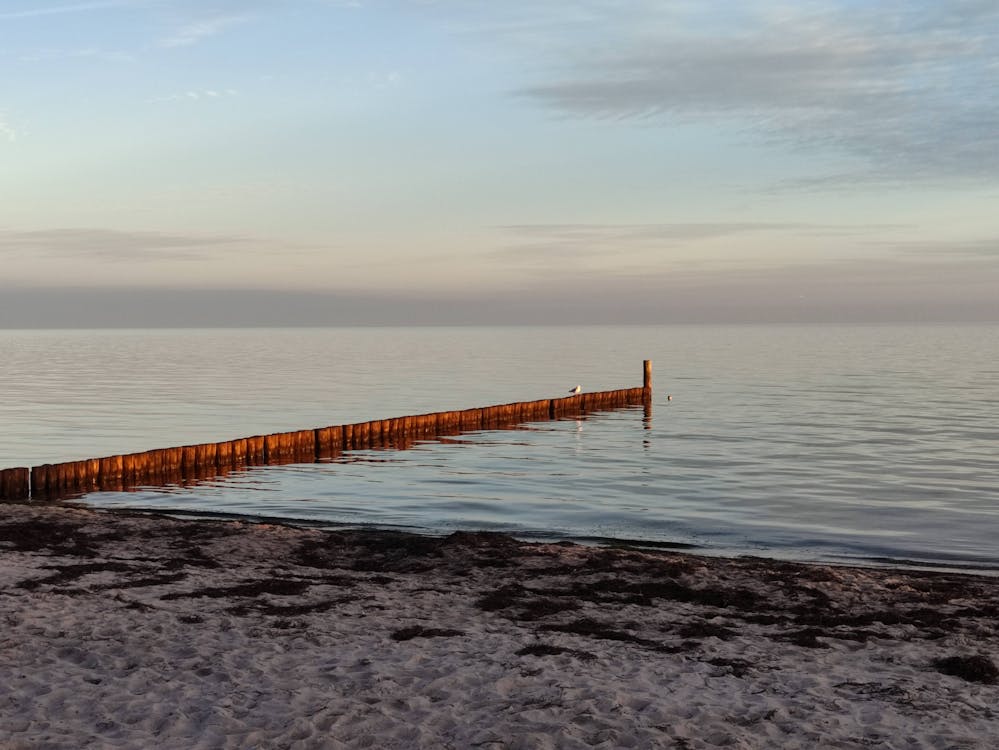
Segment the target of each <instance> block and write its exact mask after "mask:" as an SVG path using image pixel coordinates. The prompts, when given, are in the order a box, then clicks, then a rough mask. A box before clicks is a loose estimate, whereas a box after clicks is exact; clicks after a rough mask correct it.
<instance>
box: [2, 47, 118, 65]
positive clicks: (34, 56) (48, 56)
mask: <svg viewBox="0 0 999 750" xmlns="http://www.w3.org/2000/svg"><path fill="white" fill-rule="evenodd" d="M19 59H20V60H21V61H22V62H44V61H48V60H101V61H104V62H114V63H121V62H132V61H134V60H135V56H134V55H132V54H130V53H128V52H121V51H118V50H105V49H101V48H100V47H84V48H82V49H54V48H46V49H39V50H35V51H34V52H29V53H25V54H23V55H21V56H20V58H19Z"/></svg>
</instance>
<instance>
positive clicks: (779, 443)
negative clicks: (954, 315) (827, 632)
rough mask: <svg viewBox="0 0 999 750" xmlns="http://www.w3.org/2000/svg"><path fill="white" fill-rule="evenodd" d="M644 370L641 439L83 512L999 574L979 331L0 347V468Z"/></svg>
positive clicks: (606, 419)
mask: <svg viewBox="0 0 999 750" xmlns="http://www.w3.org/2000/svg"><path fill="white" fill-rule="evenodd" d="M643 358H651V359H653V360H654V362H655V368H656V373H655V376H656V378H655V379H656V396H655V406H654V409H653V415H652V419H651V422H646V421H645V420H643V413H642V410H641V409H638V410H623V411H618V412H613V413H606V414H601V415H595V416H592V417H590V418H588V419H586V420H580V421H576V420H570V421H563V422H554V423H541V424H535V425H530V426H528V427H526V428H524V429H518V430H507V431H498V432H487V433H481V434H473V435H467V436H463V437H462V438H461V439H459V440H458V441H455V442H451V443H447V444H437V443H432V444H425V445H422V446H420V447H418V448H416V449H414V450H410V451H402V452H396V451H378V452H361V453H357V454H354V455H351V456H347V457H345V459H344V460H343V461H339V462H335V463H325V464H312V465H295V466H282V467H263V468H258V469H253V470H248V471H245V472H241V473H239V474H237V475H235V476H233V477H231V478H229V479H227V480H225V481H218V482H214V483H206V484H204V485H200V486H198V487H194V488H187V489H180V488H171V489H168V490H140V491H136V492H130V493H100V494H94V495H91V496H89V497H87V498H85V502H88V503H91V504H94V505H99V506H104V507H107V506H130V507H141V508H150V509H158V510H170V511H183V512H189V513H234V514H240V515H249V516H255V517H261V516H265V517H279V518H286V519H302V520H307V521H311V522H322V523H332V524H377V525H382V526H392V527H399V528H406V529H412V530H417V531H424V532H431V533H443V532H447V531H450V530H453V529H457V528H465V529H468V528H478V529H495V530H502V531H508V532H513V533H515V534H517V535H520V536H523V537H530V538H553V537H558V538H562V537H573V538H584V539H585V538H594V537H615V538H622V539H638V540H645V541H657V542H664V543H676V544H689V545H695V546H696V547H697V548H699V550H700V551H704V552H709V553H741V554H757V555H767V556H778V557H785V558H792V559H801V560H834V561H851V562H856V561H867V562H874V563H878V562H894V563H898V562H903V563H905V562H908V564H929V565H933V566H943V565H959V566H963V567H968V568H972V569H978V570H999V545H997V543H996V541H995V540H996V539H997V537H999V455H997V448H999V326H922V327H902V326H880V327H879V326H871V327H863V326H857V327H833V326H829V327H823V326H800V327H799V326H759V327H755V326H732V327H722V326H667V327H602V328H601V327H592V328H591V327H580V328H450V329H443V328H433V329H412V328H406V329H401V328H400V329H390V328H372V329H290V330H275V329H269V330H234V331H233V330H226V331H219V330H190V331H0V386H2V389H3V390H2V392H3V394H4V398H3V400H2V402H0V425H2V430H0V467H6V466H15V465H23V466H27V465H33V464H37V463H43V462H48V461H63V460H71V459H77V458H87V457H93V456H102V455H108V454H113V453H120V452H131V451H137V450H143V449H148V448H156V447H165V446H170V445H180V444H184V443H192V442H201V441H209V440H222V439H229V438H235V437H242V436H246V435H252V434H259V433H265V432H276V431H281V430H292V429H302V428H305V427H313V426H322V425H327V424H340V423H345V422H352V421H359V420H367V419H375V418H382V417H390V416H398V415H403V414H413V413H418V412H423V411H436V410H441V409H448V408H466V407H470V406H481V405H486V404H492V403H502V402H506V401H513V400H529V399H535V398H545V397H549V396H557V395H562V394H563V393H564V392H565V391H566V390H567V389H568V388H569V387H571V386H573V385H575V384H576V383H577V382H578V383H581V384H582V385H583V387H584V389H593V390H597V389H606V388H619V387H631V386H635V385H640V383H641V361H642V359H643ZM667 392H669V393H672V394H673V397H674V399H673V401H672V402H671V403H668V404H667V402H666V393H667Z"/></svg>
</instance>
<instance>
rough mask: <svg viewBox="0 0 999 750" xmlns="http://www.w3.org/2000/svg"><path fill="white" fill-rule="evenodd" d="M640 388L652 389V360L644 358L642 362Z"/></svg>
mask: <svg viewBox="0 0 999 750" xmlns="http://www.w3.org/2000/svg"><path fill="white" fill-rule="evenodd" d="M642 366H643V372H642V388H644V389H645V390H647V391H651V390H652V360H651V359H646V360H644V361H643V362H642Z"/></svg>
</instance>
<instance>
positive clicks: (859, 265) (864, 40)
mask: <svg viewBox="0 0 999 750" xmlns="http://www.w3.org/2000/svg"><path fill="white" fill-rule="evenodd" d="M0 70H2V71H3V75H2V78H0V326H4V325H7V326H11V325H34V324H38V325H44V324H64V323H66V321H67V320H68V321H69V322H74V323H80V322H83V323H86V322H91V323H94V322H97V323H101V324H114V323H115V321H116V320H117V318H118V317H120V318H121V320H122V323H123V324H124V323H126V322H128V321H132V322H137V323H139V324H153V323H156V322H163V323H177V322H184V323H198V322H203V323H205V324H210V323H212V322H220V321H221V322H229V321H228V318H234V319H235V320H248V322H253V323H266V322H269V321H270V320H273V321H274V322H281V323H288V322H296V321H300V322H303V323H304V322H313V323H317V322H318V323H328V324H335V323H339V322H488V321H495V322H532V321H536V322H565V321H566V320H581V321H586V322H598V321H607V322H620V321H631V320H634V321H636V322H640V321H646V322H670V321H674V320H771V319H773V320H862V319H872V320H878V319H891V320H896V319H900V320H938V319H939V320H959V319H979V320H988V319H991V320H995V319H999V210H997V206H999V5H997V4H996V3H995V2H994V1H992V0H989V1H982V0H966V1H955V2H946V3H940V2H925V3H921V2H879V3H867V2H863V3H861V2H853V1H852V0H840V1H839V2H835V1H832V0H829V1H826V2H786V3H780V2H763V1H761V2H752V1H748V2H689V1H686V0H679V1H676V2H672V1H670V0H658V1H656V2H649V1H646V0H636V1H634V2H614V1H613V0H582V1H574V2H568V0H548V1H544V0H541V1H540V2H537V1H535V2H520V1H519V0H508V1H507V2H503V3H478V2H474V3H473V2H461V1H460V0H437V1H434V0H410V1H408V2H407V1H406V0H396V1H395V2H391V1H389V0H381V1H379V0H371V1H370V2H368V1H365V0H358V1H357V2H345V1H338V0H285V1H283V2H282V1H280V0H241V1H237V0H92V1H90V2H87V1H86V0H82V1H79V0H78V1H76V2H74V1H73V0H0ZM219 290H226V293H225V294H224V295H222V294H219V293H218V292H219ZM213 295H214V299H216V300H223V299H224V300H225V302H224V305H225V307H226V309H227V311H226V313H225V314H222V313H221V312H220V310H221V308H219V307H218V305H222V304H223V302H221V301H219V302H217V303H213V302H212V301H211V300H212V299H213ZM142 299H146V300H150V301H151V300H154V299H155V300H157V302H156V303H155V304H153V303H152V302H150V303H149V304H148V305H147V306H143V304H142V303H141V300H142ZM137 300H139V301H137ZM194 300H197V301H194ZM263 300H267V303H266V304H267V305H268V310H269V311H270V313H263V312H261V311H260V309H259V305H260V304H262V301H263ZM181 308H183V315H181V312H180V311H181ZM347 310H353V311H354V314H353V315H351V314H347V312H346V311H347ZM359 310H366V311H369V312H368V313H365V314H364V315H361V314H359V313H357V311H359ZM154 311H155V312H154ZM246 311H255V312H254V313H253V315H251V316H250V317H251V318H252V320H250V319H249V318H247V317H245V315H244V313H246ZM178 315H179V316H180V317H178ZM269 315H272V317H268V316H269ZM185 316H186V317H185Z"/></svg>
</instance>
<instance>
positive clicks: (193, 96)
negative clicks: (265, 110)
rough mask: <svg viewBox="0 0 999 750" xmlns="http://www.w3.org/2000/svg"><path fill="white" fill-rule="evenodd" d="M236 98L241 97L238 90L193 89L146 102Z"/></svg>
mask: <svg viewBox="0 0 999 750" xmlns="http://www.w3.org/2000/svg"><path fill="white" fill-rule="evenodd" d="M234 96H239V92H238V91H237V90H236V89H192V90H190V91H182V92H180V93H176V94H167V95H166V96H154V97H152V98H150V99H147V100H146V101H148V102H149V103H150V104H153V103H157V102H197V101H214V100H218V99H229V98H231V97H234Z"/></svg>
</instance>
